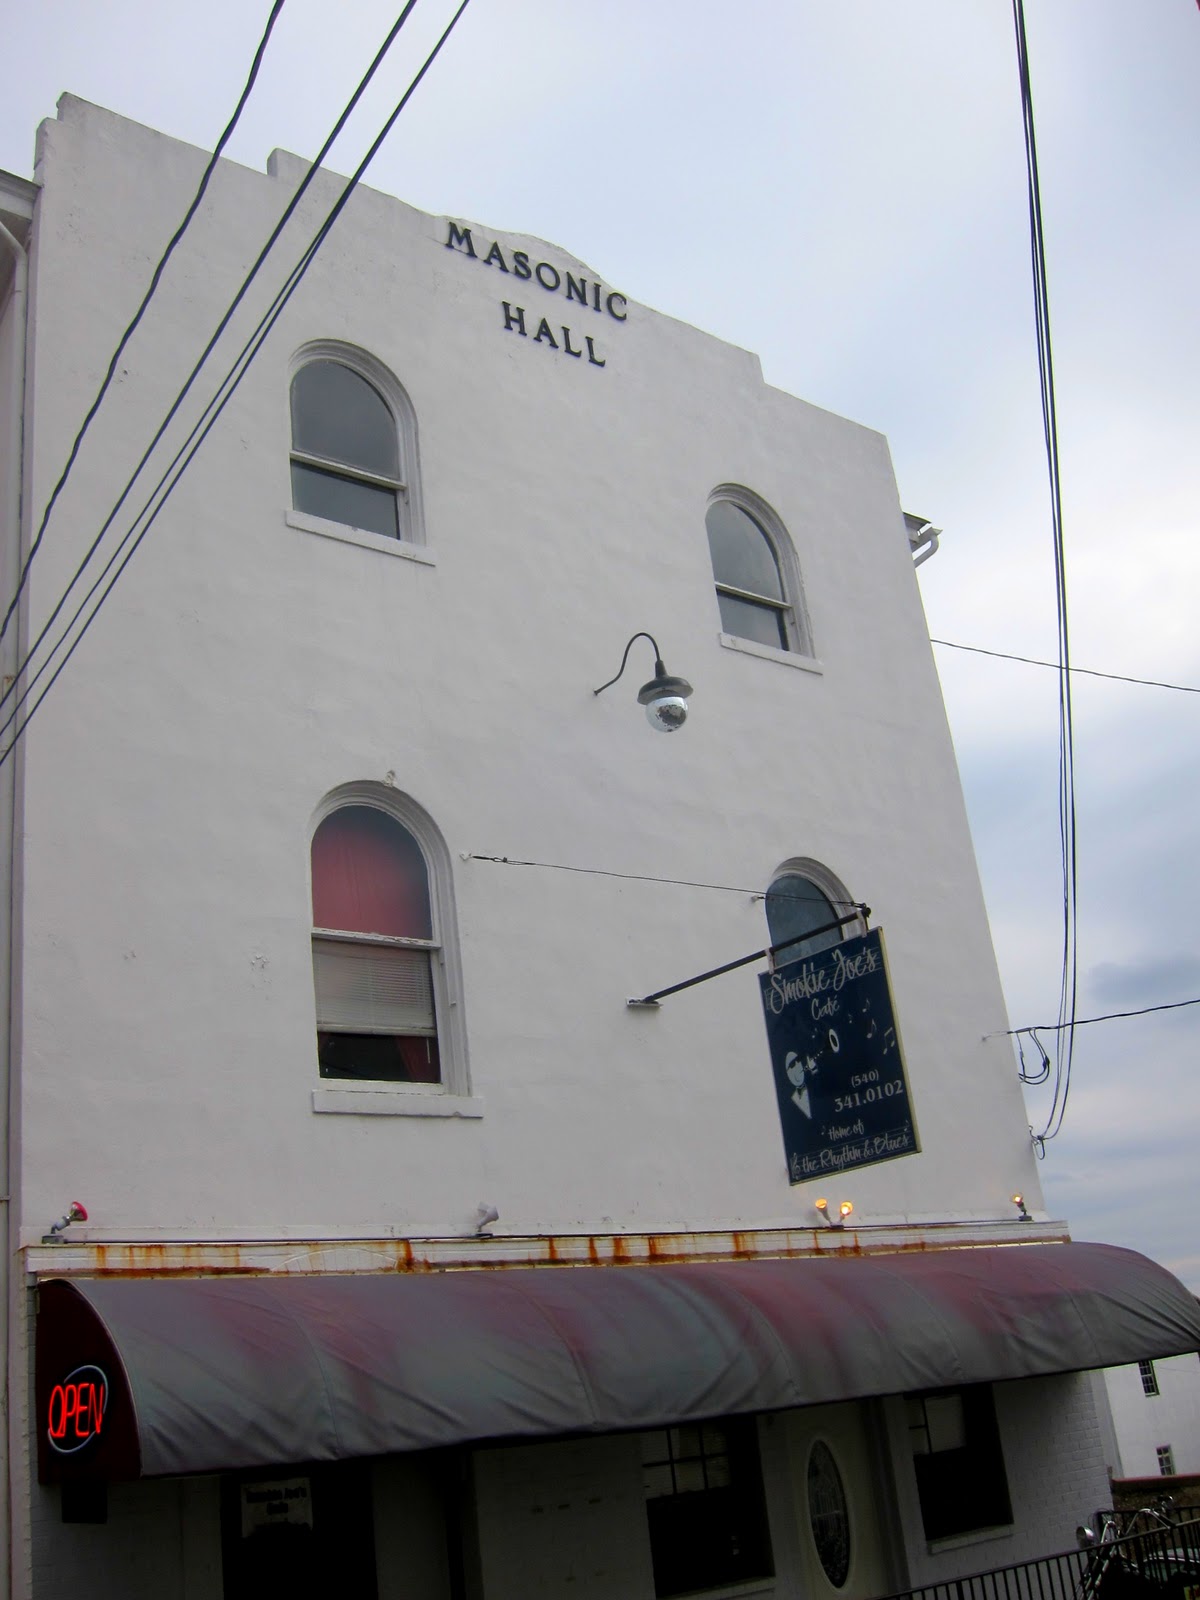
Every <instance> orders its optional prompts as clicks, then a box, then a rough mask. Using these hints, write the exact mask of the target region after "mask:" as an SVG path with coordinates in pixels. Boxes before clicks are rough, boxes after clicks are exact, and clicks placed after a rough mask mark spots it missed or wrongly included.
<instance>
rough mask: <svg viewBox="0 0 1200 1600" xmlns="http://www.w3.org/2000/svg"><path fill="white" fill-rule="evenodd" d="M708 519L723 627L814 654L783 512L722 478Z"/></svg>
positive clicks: (762, 641) (759, 640)
mask: <svg viewBox="0 0 1200 1600" xmlns="http://www.w3.org/2000/svg"><path fill="white" fill-rule="evenodd" d="M704 525H705V528H706V530H707V532H708V549H709V554H710V556H711V557H712V570H713V577H714V578H715V580H716V586H717V604H718V606H719V608H720V612H721V629H722V631H723V632H724V633H727V634H730V635H732V636H733V637H734V638H736V639H748V640H750V641H751V642H753V643H754V644H760V645H767V646H770V647H771V648H773V649H776V650H792V651H797V652H799V653H800V654H801V655H811V654H812V648H811V645H810V641H809V638H808V628H807V624H806V621H805V617H804V612H803V607H802V605H801V604H800V595H799V587H800V580H799V573H798V571H797V569H796V565H795V557H794V555H793V552H792V549H791V544H790V542H789V540H788V536H787V533H786V531H785V530H784V527H783V524H782V523H781V522H780V521H779V518H778V517H776V516H775V514H774V512H772V511H771V509H770V508H769V507H768V506H767V505H766V504H765V503H764V502H763V501H761V500H759V498H758V496H757V495H753V494H751V493H750V491H749V490H746V489H741V488H739V487H737V486H736V485H733V484H723V485H722V486H721V488H719V489H716V490H714V491H713V493H712V495H711V496H710V498H709V503H708V510H707V512H706V514H705V518H704Z"/></svg>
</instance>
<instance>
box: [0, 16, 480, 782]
mask: <svg viewBox="0 0 1200 1600" xmlns="http://www.w3.org/2000/svg"><path fill="white" fill-rule="evenodd" d="M415 3H416V0H409V5H408V6H407V7H406V9H405V11H404V13H403V16H402V17H401V23H402V22H403V20H404V17H406V16H407V15H408V13H409V11H411V10H412V6H413V5H414V4H415ZM469 3H470V0H461V4H460V5H459V7H458V9H457V11H455V13H454V15H453V17H451V19H450V21H449V23H448V24H447V25H446V28H445V29H444V30H443V32H442V34H441V37H440V38H439V39H438V41H437V43H436V44H435V45H434V47H433V49H432V50H431V51H430V52H429V55H428V56H427V57H426V58H425V61H424V63H423V64H422V66H421V68H420V70H419V71H418V72H417V74H416V76H415V77H414V78H413V80H412V82H411V83H410V84H409V86H408V88H407V89H406V90H405V92H404V94H403V96H402V97H401V99H400V100H399V101H398V103H397V104H396V106H395V108H394V109H393V111H392V113H391V115H390V116H389V117H388V119H387V121H386V122H385V123H384V125H383V127H382V128H381V130H380V132H379V133H378V134H377V136H376V138H375V140H374V141H373V143H372V144H371V146H370V148H369V150H368V151H367V153H366V155H365V156H364V157H363V159H362V161H361V162H360V163H359V165H358V167H357V168H356V169H355V171H354V173H353V174H352V175H351V177H350V178H349V179H348V180H347V183H346V186H345V188H344V189H343V190H342V193H341V194H340V195H339V197H338V199H337V200H336V202H335V203H334V205H333V207H332V208H331V210H330V212H329V214H328V216H327V217H326V218H325V221H324V222H323V223H322V224H321V227H320V229H319V230H318V232H317V235H316V237H315V238H314V239H313V241H312V243H311V244H310V245H309V246H308V247H307V249H306V250H305V251H304V253H303V255H302V256H301V257H300V259H299V260H298V261H297V263H296V265H295V267H293V269H292V271H291V273H290V274H289V276H288V278H287V280H286V282H285V284H284V287H283V288H282V289H281V290H280V291H279V293H278V294H277V295H276V297H275V300H274V301H273V302H272V305H271V307H270V308H269V310H268V311H267V313H266V314H265V315H264V316H263V318H262V319H261V320H260V322H259V324H258V326H257V328H256V329H255V330H254V332H253V333H252V334H251V336H250V338H249V340H247V342H246V344H245V345H243V347H242V350H241V351H240V352H239V355H238V357H237V359H236V360H235V362H234V365H233V367H231V368H230V370H229V372H227V373H226V375H225V378H224V379H223V380H222V383H221V385H220V386H219V387H218V390H217V395H219V396H220V399H219V400H218V399H217V396H216V395H214V397H213V399H212V400H210V401H209V404H208V406H207V407H206V409H205V412H204V413H203V415H202V416H201V418H200V421H199V422H197V424H196V425H195V427H194V428H193V429H192V432H191V434H189V436H188V438H187V440H186V441H185V442H184V444H183V446H181V448H180V450H179V451H178V452H177V453H176V455H175V457H174V459H173V460H172V462H171V464H170V466H169V467H168V468H167V471H166V473H164V474H163V477H162V478H160V479H159V482H158V484H156V486H155V488H154V490H152V491H151V495H150V497H149V498H148V499H147V500H146V502H145V503H144V504H143V506H142V509H141V511H139V512H138V515H137V517H135V518H134V521H133V523H132V524H131V525H130V527H129V528H128V530H127V531H126V533H125V534H124V536H123V537H122V539H121V541H120V543H119V544H118V546H117V548H116V549H115V550H114V551H113V553H112V555H111V556H110V557H109V559H108V562H107V563H106V565H105V567H104V569H103V571H102V572H101V574H100V577H99V578H98V579H97V580H96V582H95V583H94V584H93V585H92V588H91V589H90V590H89V591H88V594H87V595H86V596H85V597H84V600H83V601H82V602H81V604H80V606H79V607H78V608H77V610H76V612H75V615H74V616H73V617H72V619H71V622H70V623H69V624H68V626H67V629H66V630H65V631H64V633H63V635H62V636H61V637H60V639H59V641H58V643H57V644H56V645H55V647H54V649H55V651H57V650H58V649H59V648H60V647H61V645H62V643H63V640H64V639H65V638H66V637H67V636H68V634H69V633H70V629H71V627H73V626H74V624H75V622H77V621H78V619H79V617H80V615H81V614H82V612H83V609H84V607H85V606H86V605H87V602H88V600H90V599H91V597H92V595H94V594H95V593H96V590H97V589H98V588H99V587H100V585H101V583H103V581H104V579H105V577H106V576H107V575H108V573H109V572H110V570H111V569H112V568H113V566H114V563H115V562H116V561H117V558H118V556H120V555H121V551H122V550H123V549H125V546H126V545H129V548H128V550H127V551H126V554H125V556H124V558H123V559H122V560H121V562H120V565H119V566H117V567H116V571H115V572H113V575H112V578H111V580H110V581H109V583H108V585H107V587H106V588H105V589H104V591H103V593H102V594H101V595H100V598H99V600H98V601H97V602H96V605H95V606H94V607H93V609H92V611H91V612H90V613H89V615H88V616H87V618H86V620H85V622H84V624H83V626H82V627H81V628H80V630H79V632H78V634H76V636H75V638H74V639H73V640H72V642H71V645H70V648H69V649H68V650H67V651H66V653H65V655H64V656H63V658H62V660H61V661H60V662H59V664H58V666H57V667H56V668H55V670H54V672H53V674H52V676H51V678H50V680H49V682H48V683H47V684H46V686H45V688H44V689H43V690H42V692H41V694H40V695H39V696H38V698H37V701H36V702H35V703H34V705H33V706H32V707H31V708H30V710H29V712H28V714H27V715H26V716H25V718H24V719H23V721H22V722H21V723H20V725H19V727H18V728H17V729H16V731H15V733H14V734H13V736H12V738H11V739H10V741H9V743H8V744H7V745H6V746H5V748H4V749H3V750H2V751H0V765H3V763H4V762H5V761H6V760H8V758H9V756H10V755H11V754H12V752H13V750H14V749H15V748H16V745H17V742H18V740H19V739H20V737H21V735H22V734H23V733H24V731H25V729H26V728H27V727H28V725H29V723H30V721H31V720H32V718H33V716H34V714H35V713H36V711H37V710H38V707H39V706H40V705H41V704H42V702H43V701H44V700H45V698H46V696H47V694H48V693H49V692H50V690H51V689H52V688H53V687H54V684H55V683H56V682H57V680H58V678H59V676H60V675H61V673H62V670H63V668H64V667H65V666H66V664H67V662H68V661H69V660H70V659H71V657H72V656H73V655H74V653H75V651H76V649H77V648H78V646H79V644H80V642H81V641H82V639H83V637H84V635H85V634H86V633H87V630H88V628H89V627H90V626H91V625H92V623H93V622H94V621H95V619H96V616H97V615H98V613H99V611H100V609H101V607H102V606H103V604H104V602H105V600H107V598H108V596H109V595H110V594H111V593H112V590H113V588H114V587H115V586H116V583H117V581H118V580H119V578H120V577H121V574H122V573H123V572H124V571H125V569H126V567H127V566H128V565H129V562H130V561H131V559H132V558H133V555H134V553H135V552H136V551H137V549H138V546H139V545H140V544H141V542H142V540H143V539H144V538H145V537H146V534H147V533H148V532H149V531H150V528H151V527H152V526H153V525H154V522H155V520H156V519H157V517H158V514H159V512H160V511H161V510H162V509H163V507H164V505H165V504H166V502H167V500H168V498H169V497H170V495H171V493H172V491H173V490H174V488H175V486H176V484H177V483H178V482H179V479H180V478H181V477H182V476H183V474H184V472H186V471H187V468H188V466H189V465H190V464H191V462H192V460H193V459H194V458H195V455H196V452H197V451H198V450H199V448H200V446H201V445H202V444H203V443H204V440H205V439H206V438H207V437H208V434H209V433H210V432H211V430H212V428H213V426H214V424H215V423H216V421H217V419H218V418H219V417H220V415H221V413H222V411H224V409H225V407H226V405H228V403H229V401H230V400H231V399H232V397H233V395H234V393H235V392H236V390H237V388H238V385H239V384H240V383H241V381H242V379H243V378H244V377H245V375H246V372H247V371H248V369H249V366H250V363H251V362H252V361H253V359H254V357H255V356H256V355H257V354H258V351H259V350H260V349H261V347H262V345H263V343H264V342H265V340H266V338H267V336H268V334H269V333H270V332H271V329H272V328H273V327H274V325H275V323H276V322H277V321H278V319H279V317H280V315H281V314H282V312H283V309H284V307H285V306H286V305H287V303H288V301H289V300H290V299H291V297H292V295H293V293H294V292H295V290H296V288H297V287H298V286H299V284H300V282H301V280H302V279H303V277H304V275H305V273H306V272H307V271H308V268H309V266H310V264H311V263H312V260H313V258H314V257H315V255H316V253H317V251H318V250H319V249H320V247H321V245H322V244H323V243H324V241H325V239H326V237H327V236H328V234H329V232H330V230H331V229H332V227H333V225H334V223H335V222H336V221H337V219H338V217H339V216H340V215H341V213H342V211H343V210H344V208H345V206H346V203H347V202H348V200H349V199H350V196H351V194H352V193H353V191H354V189H355V188H356V187H357V186H358V183H359V182H360V180H361V178H362V175H363V173H364V172H365V171H366V169H367V167H368V166H369V165H370V163H371V161H372V160H373V159H374V157H375V155H376V154H377V153H378V151H379V148H380V146H381V145H382V144H383V142H384V140H385V139H386V138H387V136H388V134H389V133H390V132H391V130H392V127H393V125H394V124H395V122H396V119H397V118H398V117H399V115H400V113H401V112H402V111H403V110H404V108H405V106H406V105H407V104H408V102H409V100H410V99H411V98H412V95H413V94H414V92H415V91H416V88H417V86H418V84H420V82H421V80H422V79H423V78H424V76H425V74H426V73H427V72H428V70H429V68H430V67H431V66H432V65H433V62H434V61H435V60H436V58H437V56H438V55H439V53H440V52H441V49H442V46H443V45H444V44H445V42H446V40H447V39H448V38H449V37H450V34H451V33H452V32H453V30H454V28H455V25H456V24H457V22H458V20H459V18H460V17H461V16H462V14H463V12H464V11H465V10H466V9H467V6H468V4H469ZM399 25H400V24H397V26H399ZM391 37H394V31H393V35H390V36H389V39H388V43H390V42H391ZM384 48H385V49H386V45H385V46H384ZM378 60H379V58H378V57H377V58H376V62H375V63H374V64H373V66H372V69H371V70H372V71H373V70H374V66H375V65H377V64H378ZM362 87H365V80H364V84H363V85H360V90H361V88H362ZM189 381H190V380H189ZM222 388H223V389H224V390H225V392H224V394H223V395H222V394H221V389H222ZM176 467H178V471H175V468H176ZM172 472H174V476H173V477H170V474H171V473H172ZM168 477H170V481H169V482H167V479H168ZM164 484H165V489H164V492H163V493H162V495H161V498H159V500H158V503H157V505H155V506H154V509H153V511H152V512H151V513H150V515H149V517H148V518H147V519H146V522H145V524H144V525H143V527H142V528H141V531H140V532H138V533H137V535H136V537H134V530H135V529H136V527H137V524H138V521H139V520H140V519H141V517H142V516H143V515H144V514H145V512H146V511H147V510H148V509H149V507H150V505H151V503H152V502H153V500H154V497H155V495H157V494H158V492H159V490H160V489H163V488H164ZM126 492H128V490H126ZM110 520H111V519H110ZM130 540H132V543H131V544H130ZM93 548H94V547H93ZM68 592H69V590H68ZM64 600H65V596H64ZM60 608H61V607H60ZM52 656H53V652H52ZM46 665H48V662H47V663H46ZM44 670H45V666H43V667H42V668H39V671H38V674H37V675H36V676H35V679H34V682H36V681H37V677H40V675H41V673H42V672H43V671H44ZM32 688H33V683H30V684H29V685H28V687H27V688H26V690H25V692H24V694H23V695H22V696H21V701H19V702H18V706H17V707H16V708H15V709H14V711H13V712H11V713H10V715H9V718H8V721H7V722H6V723H4V724H3V727H4V728H7V727H9V726H10V725H11V723H12V721H13V720H14V718H15V716H16V714H17V711H18V710H19V708H20V704H21V703H22V702H23V701H24V700H25V698H26V697H27V696H28V694H29V692H30V690H31V689H32ZM0 731H3V730H2V729H0Z"/></svg>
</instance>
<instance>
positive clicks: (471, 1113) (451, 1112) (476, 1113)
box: [312, 1083, 483, 1117]
mask: <svg viewBox="0 0 1200 1600" xmlns="http://www.w3.org/2000/svg"><path fill="white" fill-rule="evenodd" d="M312 1108H313V1110H314V1111H319V1112H334V1113H337V1114H341V1115H349V1116H355V1117H481V1116H482V1115H483V1101H482V1100H481V1099H480V1098H479V1096H478V1095H468V1094H447V1093H446V1092H445V1091H444V1090H441V1089H434V1090H429V1089H417V1088H410V1087H409V1086H408V1085H407V1084H400V1085H395V1084H376V1083H372V1084H339V1086H338V1087H337V1088H336V1089H314V1090H313V1092H312Z"/></svg>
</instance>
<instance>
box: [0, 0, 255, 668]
mask: <svg viewBox="0 0 1200 1600" xmlns="http://www.w3.org/2000/svg"><path fill="white" fill-rule="evenodd" d="M283 5H284V0H275V4H274V5H273V6H272V7H271V14H270V16H269V17H268V18H267V26H266V28H265V29H264V31H263V36H262V38H261V39H260V40H259V44H258V49H257V50H256V51H255V53H254V60H253V61H252V62H251V63H250V72H249V75H248V76H247V78H246V82H245V84H244V85H243V88H242V92H241V94H240V96H239V97H238V103H237V105H236V106H234V108H233V115H232V116H231V117H230V119H229V121H228V122H227V123H226V124H225V128H224V131H223V132H222V134H221V137H220V138H219V139H218V140H217V142H216V144H215V146H214V147H213V153H212V155H211V156H210V157H209V160H208V164H207V166H206V167H205V168H204V172H203V173H202V175H201V178H200V184H199V187H198V188H197V190H196V193H195V194H194V195H193V196H192V203H191V205H189V206H188V208H187V210H186V211H185V212H184V214H183V221H182V222H181V223H180V224H179V226H178V227H177V228H176V229H175V232H174V233H173V234H172V235H171V237H170V238H169V239H168V240H167V246H166V249H165V250H164V251H163V253H162V255H161V256H160V257H159V258H158V265H157V266H156V267H155V269H154V271H153V273H152V274H151V277H150V284H149V287H148V288H147V290H146V292H145V294H144V295H143V296H142V300H141V304H140V305H139V306H138V308H137V310H136V311H135V312H134V314H133V316H132V318H131V319H130V321H129V323H128V325H127V327H126V329H125V331H124V333H123V334H122V335H121V337H120V339H119V340H118V341H117V348H116V349H115V350H114V351H113V353H112V358H111V360H110V361H109V363H108V370H107V372H106V373H105V374H104V377H103V379H102V381H101V384H100V387H99V389H97V391H96V397H95V399H94V400H93V401H92V403H91V405H90V406H89V407H88V410H87V413H86V415H85V416H84V419H83V422H82V423H81V424H80V427H79V431H78V433H76V435H75V438H74V440H73V441H72V444H71V448H70V451H69V452H68V454H67V464H66V466H64V467H63V469H62V472H61V473H60V474H59V478H58V482H57V483H56V484H55V485H54V488H53V489H52V490H51V491H50V498H49V500H47V502H46V509H45V510H44V511H43V512H42V520H41V521H40V523H39V524H38V530H37V533H36V534H35V535H34V538H33V543H32V544H31V545H30V547H29V554H28V555H27V556H26V557H25V560H24V563H23V564H22V566H21V572H20V576H19V577H18V578H17V586H16V589H15V590H14V591H13V596H12V599H11V600H10V601H9V603H8V609H7V611H5V613H4V620H3V621H2V622H0V639H2V638H3V637H4V635H5V634H6V633H7V632H8V625H9V623H10V622H11V621H12V618H13V613H14V611H16V609H17V604H18V602H19V601H20V598H21V594H22V592H23V590H24V588H25V584H26V582H27V580H28V578H29V569H30V567H31V566H32V565H33V559H34V557H35V556H36V555H37V553H38V550H39V549H40V548H41V543H42V539H43V537H44V536H45V532H46V527H47V525H48V524H49V521H50V517H51V514H52V513H53V511H54V507H55V504H56V502H57V500H58V497H59V495H60V494H61V493H62V492H63V489H64V488H65V487H66V482H67V479H68V478H69V477H70V475H71V468H72V467H73V466H74V465H75V460H76V457H77V456H78V455H79V451H80V447H81V446H82V444H83V440H84V435H85V434H86V433H87V431H88V429H89V428H90V427H91V425H92V420H93V419H94V417H95V415H96V413H97V411H99V409H100V407H101V404H102V403H103V401H104V397H105V395H106V394H107V393H108V390H109V385H110V384H111V383H112V380H113V374H114V373H115V372H116V370H117V362H118V361H120V359H121V357H122V355H123V354H124V353H125V348H126V346H127V345H128V344H129V341H130V339H132V338H133V335H134V333H135V332H136V331H137V326H138V324H139V323H140V322H141V320H142V317H143V316H144V315H145V312H146V307H147V306H148V305H149V304H150V302H151V300H152V299H153V298H154V292H155V290H156V289H157V288H158V286H159V284H160V282H161V281H162V275H163V273H164V272H165V271H166V269H167V263H168V261H170V259H171V256H172V255H173V254H174V251H175V246H176V245H177V244H178V243H179V241H180V240H181V239H182V238H183V236H184V234H185V233H186V232H187V230H188V227H189V225H190V224H191V221H192V218H193V217H194V216H195V215H196V212H197V211H198V210H199V209H200V202H201V201H202V200H203V199H204V196H205V194H206V192H207V190H208V185H209V180H210V179H211V178H212V175H213V173H214V172H215V171H216V168H217V162H218V161H219V160H220V159H221V152H222V151H223V150H224V149H225V146H226V145H227V144H228V143H229V141H230V139H231V138H232V136H233V130H234V129H235V128H236V127H237V125H238V119H239V118H240V117H241V114H242V112H243V110H244V109H245V106H246V101H247V100H248V99H249V98H250V91H251V90H252V89H253V87H254V83H255V80H256V79H257V77H258V69H259V68H260V67H261V66H262V59H263V56H264V55H265V54H266V49H267V41H268V40H269V39H270V37H271V31H272V29H273V28H274V26H275V23H276V21H277V19H278V17H279V13H280V12H281V11H282V10H283ZM181 398H182V397H181Z"/></svg>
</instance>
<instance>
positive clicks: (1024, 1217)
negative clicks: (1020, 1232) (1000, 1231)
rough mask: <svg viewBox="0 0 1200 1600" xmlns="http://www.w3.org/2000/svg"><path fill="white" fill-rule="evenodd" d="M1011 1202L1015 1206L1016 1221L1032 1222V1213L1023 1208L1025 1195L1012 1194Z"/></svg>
mask: <svg viewBox="0 0 1200 1600" xmlns="http://www.w3.org/2000/svg"><path fill="white" fill-rule="evenodd" d="M1012 1203H1013V1205H1015V1206H1016V1208H1017V1221H1018V1222H1032V1221H1033V1217H1032V1215H1031V1214H1030V1213H1029V1212H1028V1211H1026V1209H1025V1196H1024V1195H1023V1194H1014V1195H1013V1197H1012Z"/></svg>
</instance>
